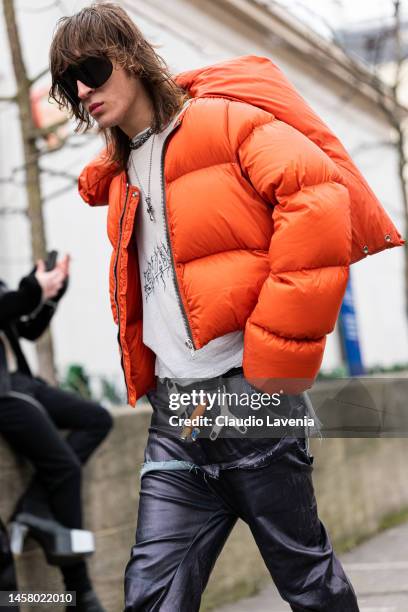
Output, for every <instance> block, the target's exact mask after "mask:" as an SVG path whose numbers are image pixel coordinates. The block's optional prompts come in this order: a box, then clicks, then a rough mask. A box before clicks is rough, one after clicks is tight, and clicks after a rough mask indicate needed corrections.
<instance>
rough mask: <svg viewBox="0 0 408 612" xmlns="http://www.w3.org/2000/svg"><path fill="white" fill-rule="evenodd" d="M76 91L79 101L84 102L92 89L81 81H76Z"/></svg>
mask: <svg viewBox="0 0 408 612" xmlns="http://www.w3.org/2000/svg"><path fill="white" fill-rule="evenodd" d="M77 89H78V98H79V99H80V100H84V99H85V98H86V97H87V96H88V95H89V93H90V92H91V91H93V89H92V87H88V85H85V83H82V81H77Z"/></svg>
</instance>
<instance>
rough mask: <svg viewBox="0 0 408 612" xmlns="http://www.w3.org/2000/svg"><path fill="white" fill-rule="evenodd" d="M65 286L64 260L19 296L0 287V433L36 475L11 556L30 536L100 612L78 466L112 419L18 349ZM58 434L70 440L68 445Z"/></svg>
mask: <svg viewBox="0 0 408 612" xmlns="http://www.w3.org/2000/svg"><path fill="white" fill-rule="evenodd" d="M68 278H69V256H68V255H66V256H65V257H64V258H63V259H62V260H60V261H58V262H56V263H55V266H54V268H53V269H52V270H47V269H46V265H45V262H44V261H41V260H40V261H39V262H38V263H37V266H36V268H35V269H34V270H33V271H32V272H31V273H30V274H29V275H27V276H25V277H24V278H23V279H22V280H21V281H20V284H19V287H18V289H17V290H16V291H11V290H9V289H8V287H7V286H6V284H5V283H4V282H2V281H0V433H1V434H2V435H3V436H4V438H5V439H6V440H7V442H8V443H9V444H10V445H11V446H12V448H13V449H14V450H15V451H16V452H17V453H19V454H21V455H23V456H24V457H25V458H27V459H28V460H29V461H30V462H31V464H32V465H33V467H34V469H35V474H34V477H33V479H32V481H31V483H30V484H29V486H28V488H27V490H26V491H25V492H24V494H23V495H22V497H21V498H20V500H19V501H18V503H17V507H16V508H15V510H14V513H13V518H12V521H13V522H12V525H11V533H12V536H11V539H12V548H13V542H14V550H15V552H18V551H19V550H20V551H21V550H22V546H23V542H24V537H25V535H27V534H28V535H30V536H31V537H33V538H34V539H35V540H37V542H38V543H39V544H40V545H41V546H42V548H43V549H44V552H45V554H46V557H47V560H48V562H49V563H50V564H53V565H58V566H59V567H60V569H61V572H62V575H63V579H64V583H65V588H66V590H67V591H76V598H77V606H76V607H77V610H81V611H82V610H83V611H86V612H100V611H102V610H103V608H102V606H101V604H100V602H99V600H98V598H97V596H96V594H95V592H94V590H93V588H92V584H91V581H90V578H89V575H88V571H87V566H86V562H85V559H84V556H85V555H86V554H91V553H92V552H93V535H92V533H91V532H88V531H85V530H83V529H82V502H81V466H82V464H84V463H85V462H86V461H87V459H88V458H89V457H90V455H91V454H92V452H93V451H94V450H95V449H96V448H97V447H98V446H99V445H100V444H101V442H102V441H103V440H104V438H105V437H106V436H107V434H108V432H109V430H110V429H111V427H112V418H111V416H110V414H109V412H108V411H107V410H106V409H105V408H103V407H102V406H100V405H99V404H97V403H95V402H92V401H89V400H85V399H83V398H82V397H80V396H78V395H76V394H74V393H71V392H68V391H63V390H61V389H58V388H54V387H52V386H50V385H49V384H48V383H46V382H45V381H44V380H42V379H41V378H39V377H37V376H33V374H32V373H31V370H30V367H29V365H28V363H27V360H26V358H25V356H24V353H23V351H22V348H21V346H20V342H19V338H20V337H22V338H26V339H28V340H32V341H34V340H37V338H39V337H40V336H41V335H42V334H43V333H44V332H45V330H46V329H47V328H48V326H49V324H50V321H51V319H52V317H53V315H54V313H55V311H56V308H57V305H58V302H59V300H60V299H61V298H62V296H63V295H64V293H65V291H66V289H67V285H68ZM58 429H64V430H70V434H69V435H68V436H67V437H66V438H64V437H63V436H62V435H61V433H60V432H59V431H58ZM78 543H79V544H78Z"/></svg>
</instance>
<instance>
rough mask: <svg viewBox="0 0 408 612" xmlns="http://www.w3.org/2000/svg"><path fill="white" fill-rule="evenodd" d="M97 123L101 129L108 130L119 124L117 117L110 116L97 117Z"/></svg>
mask: <svg viewBox="0 0 408 612" xmlns="http://www.w3.org/2000/svg"><path fill="white" fill-rule="evenodd" d="M95 121H96V124H97V126H98V128H99V129H101V130H107V129H108V128H113V127H116V126H117V125H118V122H117V121H115V119H112V118H109V117H95Z"/></svg>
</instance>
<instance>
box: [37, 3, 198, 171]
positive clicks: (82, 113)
mask: <svg viewBox="0 0 408 612" xmlns="http://www.w3.org/2000/svg"><path fill="white" fill-rule="evenodd" d="M78 54H79V56H80V58H81V59H84V58H85V57H95V56H105V57H106V56H107V57H109V58H110V59H111V60H114V61H116V62H117V63H118V64H120V65H121V66H123V68H125V70H126V71H127V72H128V74H133V75H134V76H135V77H138V78H140V79H141V82H142V84H143V85H144V87H145V89H146V91H147V93H148V95H149V97H150V99H151V101H152V104H153V109H154V122H153V128H154V130H155V131H156V132H158V131H160V130H161V129H162V128H163V127H164V126H165V125H166V124H167V123H168V122H169V121H170V120H171V119H172V118H173V116H174V115H175V113H176V112H177V111H178V110H179V109H180V108H181V106H182V105H183V103H184V102H185V101H186V100H187V99H188V97H189V95H188V93H187V92H186V91H185V90H184V89H182V88H180V87H179V86H178V85H177V84H176V83H175V81H174V80H173V78H172V76H171V74H170V72H169V68H168V67H167V64H166V63H165V61H164V60H163V59H162V58H161V57H160V55H158V54H157V53H156V51H155V50H154V48H153V45H152V44H150V43H149V42H147V40H146V39H145V37H144V36H143V34H142V32H141V31H140V30H139V29H138V28H137V26H136V25H135V24H134V23H133V21H132V20H131V18H130V17H129V15H128V14H127V13H126V11H124V10H123V9H122V8H121V7H120V6H119V5H117V4H113V3H110V2H106V3H102V4H100V3H98V4H92V5H90V6H88V7H86V8H84V9H82V10H81V11H79V13H76V14H75V15H72V16H71V17H62V18H61V19H60V20H59V21H58V24H57V28H56V30H55V33H54V37H53V40H52V44H51V48H50V70H51V76H52V85H51V89H50V92H49V95H50V98H52V99H53V100H55V101H56V102H57V103H58V104H59V106H60V108H67V109H68V110H69V112H70V113H71V116H73V117H75V118H76V120H77V126H76V131H77V132H86V131H87V130H88V129H89V128H90V127H91V126H92V118H91V116H90V115H89V114H88V113H87V112H86V110H85V109H84V107H83V106H82V104H80V103H79V104H78V105H75V104H74V103H73V102H72V101H71V100H70V99H69V98H67V96H66V95H65V93H64V91H63V89H62V88H61V87H60V85H59V84H58V77H59V76H60V75H61V74H62V73H63V72H64V70H66V68H67V67H68V66H69V65H71V64H76V63H78ZM102 132H103V135H104V137H105V140H106V145H107V149H108V151H109V154H110V157H111V159H112V161H115V162H117V163H118V164H119V168H120V170H125V169H126V165H127V160H128V157H129V152H130V148H129V138H128V136H127V135H126V134H125V133H124V132H123V131H122V130H121V129H120V128H119V127H112V128H107V129H103V130H102Z"/></svg>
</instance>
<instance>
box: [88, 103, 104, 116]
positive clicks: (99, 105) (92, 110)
mask: <svg viewBox="0 0 408 612" xmlns="http://www.w3.org/2000/svg"><path fill="white" fill-rule="evenodd" d="M102 105H103V102H94V103H93V104H91V106H90V107H89V112H90V113H91V115H94V114H95V111H96V110H97V109H99V108H101V107H102Z"/></svg>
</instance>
